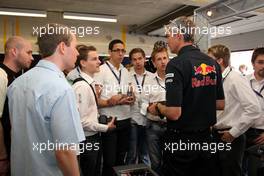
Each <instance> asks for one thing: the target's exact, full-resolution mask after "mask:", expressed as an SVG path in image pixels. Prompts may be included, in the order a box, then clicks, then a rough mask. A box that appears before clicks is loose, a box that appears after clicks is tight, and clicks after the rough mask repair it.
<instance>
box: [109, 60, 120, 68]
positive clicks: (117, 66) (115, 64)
mask: <svg viewBox="0 0 264 176" xmlns="http://www.w3.org/2000/svg"><path fill="white" fill-rule="evenodd" d="M109 62H110V63H111V64H112V65H113V66H114V67H115V68H116V69H117V70H118V69H119V68H120V63H116V62H115V61H114V60H113V59H110V60H109Z"/></svg>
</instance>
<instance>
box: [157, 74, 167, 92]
mask: <svg viewBox="0 0 264 176" xmlns="http://www.w3.org/2000/svg"><path fill="white" fill-rule="evenodd" d="M155 78H156V81H157V83H158V85H159V86H160V87H161V88H163V89H164V90H166V88H165V87H163V86H162V85H161V84H160V82H159V79H158V77H157V76H156V77H155Z"/></svg>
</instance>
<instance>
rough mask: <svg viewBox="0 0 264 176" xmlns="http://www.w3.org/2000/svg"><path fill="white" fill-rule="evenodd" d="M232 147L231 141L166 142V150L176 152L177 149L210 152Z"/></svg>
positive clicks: (227, 149) (226, 149) (228, 149)
mask: <svg viewBox="0 0 264 176" xmlns="http://www.w3.org/2000/svg"><path fill="white" fill-rule="evenodd" d="M231 149H232V147H231V143H222V142H219V143H216V142H211V143H207V142H203V143H199V142H190V141H189V140H188V141H182V140H180V141H179V142H167V143H164V151H165V152H169V153H172V154H173V153H175V152H177V151H208V152H210V153H216V152H217V151H230V150H231Z"/></svg>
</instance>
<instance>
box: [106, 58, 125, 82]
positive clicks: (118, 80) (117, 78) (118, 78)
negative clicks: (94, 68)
mask: <svg viewBox="0 0 264 176" xmlns="http://www.w3.org/2000/svg"><path fill="white" fill-rule="evenodd" d="M105 63H106V65H107V66H108V68H109V69H110V70H111V72H112V73H113V75H114V76H115V78H116V80H117V82H118V84H119V85H120V83H121V74H122V72H121V70H119V77H118V76H117V75H116V74H115V72H114V70H113V69H112V67H111V66H110V65H109V63H108V62H105Z"/></svg>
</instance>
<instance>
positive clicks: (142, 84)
mask: <svg viewBox="0 0 264 176" xmlns="http://www.w3.org/2000/svg"><path fill="white" fill-rule="evenodd" d="M134 77H135V80H136V82H137V86H138V87H139V88H140V89H139V93H140V94H141V92H142V89H143V86H144V82H145V78H146V74H145V75H144V76H143V80H142V82H141V86H140V84H139V82H138V79H137V75H136V74H134Z"/></svg>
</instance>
